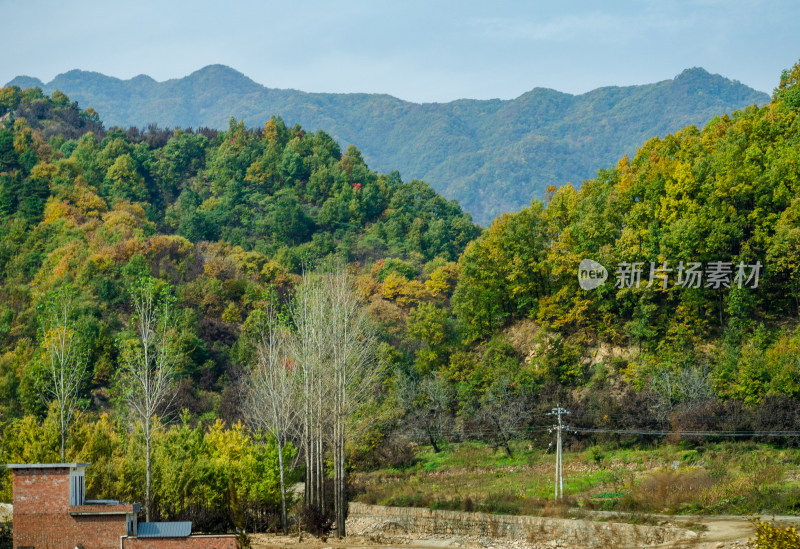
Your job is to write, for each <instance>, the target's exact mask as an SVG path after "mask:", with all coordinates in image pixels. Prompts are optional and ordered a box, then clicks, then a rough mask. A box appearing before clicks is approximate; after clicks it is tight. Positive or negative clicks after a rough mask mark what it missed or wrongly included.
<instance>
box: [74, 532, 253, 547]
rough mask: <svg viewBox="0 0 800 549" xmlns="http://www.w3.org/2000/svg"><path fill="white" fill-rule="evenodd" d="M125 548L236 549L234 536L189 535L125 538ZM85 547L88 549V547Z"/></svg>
mask: <svg viewBox="0 0 800 549" xmlns="http://www.w3.org/2000/svg"><path fill="white" fill-rule="evenodd" d="M124 547H125V549H238V547H239V545H238V544H237V543H236V536H234V535H221V536H189V537H188V538H125V546H124ZM86 549H89V548H88V547H87V548H86Z"/></svg>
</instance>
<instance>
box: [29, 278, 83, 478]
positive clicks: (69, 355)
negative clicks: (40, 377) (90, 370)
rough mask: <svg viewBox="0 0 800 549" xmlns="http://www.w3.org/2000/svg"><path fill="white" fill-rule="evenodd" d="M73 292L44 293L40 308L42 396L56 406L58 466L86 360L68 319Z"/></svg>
mask: <svg viewBox="0 0 800 549" xmlns="http://www.w3.org/2000/svg"><path fill="white" fill-rule="evenodd" d="M74 300H75V290H74V289H73V288H71V287H69V286H66V287H62V288H60V289H58V290H54V291H51V292H49V293H48V295H47V298H46V301H45V303H44V304H43V305H42V306H41V307H40V313H39V321H40V323H41V329H42V345H43V347H44V351H45V355H46V356H47V359H46V360H47V376H46V377H45V380H44V383H43V385H42V387H41V390H42V396H43V398H45V399H46V400H48V401H51V402H55V403H56V406H57V407H58V419H59V433H60V435H61V463H64V461H65V459H66V445H67V434H68V432H69V425H70V423H71V422H72V419H73V417H74V416H75V412H76V410H77V408H78V402H79V397H80V391H81V387H82V385H83V382H84V380H85V378H86V357H85V355H84V353H83V352H82V349H81V348H80V344H79V342H78V338H77V335H76V331H75V322H74V320H73V318H72V315H73V310H74Z"/></svg>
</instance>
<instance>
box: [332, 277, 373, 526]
mask: <svg viewBox="0 0 800 549" xmlns="http://www.w3.org/2000/svg"><path fill="white" fill-rule="evenodd" d="M322 282H323V284H322V287H323V291H324V292H325V294H326V295H327V296H329V308H328V312H329V321H328V322H327V323H326V325H325V327H326V328H327V335H328V341H329V344H330V349H331V362H332V371H333V374H334V384H333V388H334V394H333V398H332V404H333V410H332V414H331V419H332V421H333V426H334V429H333V467H334V509H335V512H336V535H337V537H343V536H344V535H345V519H346V518H347V482H346V477H345V443H346V441H347V436H348V434H350V435H353V434H355V433H354V432H353V427H354V425H355V424H356V422H357V419H358V418H357V414H358V412H359V411H360V410H362V409H363V408H364V406H365V405H366V404H367V403H368V401H369V400H370V397H371V396H372V391H373V390H374V383H375V381H376V380H377V374H378V370H377V368H376V365H375V360H374V358H375V343H376V338H375V332H374V328H373V325H372V322H371V320H370V318H369V316H368V315H367V312H366V310H365V309H364V308H363V307H362V306H361V303H360V302H359V300H358V297H357V295H356V294H355V292H354V290H353V288H354V286H355V284H354V281H353V278H352V277H351V276H350V275H349V274H348V273H347V271H346V270H345V269H344V268H343V267H341V266H339V267H338V268H336V269H334V270H332V271H331V272H329V273H326V274H325V275H324V276H323V278H322Z"/></svg>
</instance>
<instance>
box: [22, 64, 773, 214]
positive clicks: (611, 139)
mask: <svg viewBox="0 0 800 549" xmlns="http://www.w3.org/2000/svg"><path fill="white" fill-rule="evenodd" d="M9 84H15V85H18V86H20V87H23V88H26V87H36V86H39V87H41V88H43V89H44V90H45V91H46V92H47V93H53V92H55V91H56V90H61V91H62V92H64V93H66V94H68V95H69V96H70V97H71V98H72V99H74V100H77V101H78V102H79V103H80V104H81V105H85V106H92V107H94V108H95V109H96V110H97V111H98V112H100V113H102V115H103V119H104V121H105V122H106V125H107V126H114V125H117V126H120V127H123V128H126V127H129V126H137V127H140V128H145V127H147V126H148V125H149V124H151V123H156V124H159V125H161V126H166V127H173V128H174V127H180V128H185V127H201V126H207V127H210V128H216V129H220V130H221V129H225V128H227V126H228V119H229V118H230V117H231V116H234V117H236V118H237V119H241V120H243V121H244V123H245V125H246V126H248V127H251V128H260V127H261V126H262V125H263V123H264V120H266V119H268V118H269V117H270V116H272V115H280V116H282V117H283V119H284V120H286V121H287V123H289V124H291V125H293V124H295V123H299V124H301V125H302V126H303V127H304V128H306V130H311V131H316V130H318V129H322V130H324V131H326V132H327V133H328V134H330V135H331V136H332V137H333V138H334V139H335V140H336V141H337V142H339V143H340V144H342V147H346V146H348V145H350V144H354V145H356V146H358V147H359V149H360V150H361V151H362V152H363V154H364V158H365V159H366V160H367V162H368V163H369V164H370V166H372V167H373V169H375V168H377V169H378V170H380V171H386V172H390V171H392V170H399V171H400V172H401V173H402V174H403V175H404V176H405V177H406V178H420V179H424V180H425V181H427V182H428V183H429V184H430V185H431V186H433V188H434V189H436V190H437V191H438V192H439V193H441V194H443V195H444V196H446V197H448V198H453V199H456V200H458V202H459V203H460V204H461V205H462V207H463V208H464V209H465V210H466V211H468V212H469V213H471V214H472V215H473V217H474V218H475V219H476V220H477V221H478V222H479V223H481V224H482V225H484V226H488V225H489V224H490V223H491V221H492V219H494V217H495V216H497V215H498V214H500V213H503V212H508V211H516V210H519V209H520V208H522V207H524V206H527V205H528V204H529V203H530V200H531V198H538V199H543V198H544V195H545V191H546V189H547V188H548V187H549V186H551V185H556V186H560V185H563V184H565V183H567V182H571V183H572V184H573V185H575V186H576V187H578V186H580V184H581V182H582V181H583V180H584V179H588V178H590V177H594V176H595V175H596V173H597V170H598V169H599V168H604V167H611V166H613V165H614V163H615V162H616V161H617V159H618V158H619V157H620V156H622V155H623V154H633V153H634V151H635V150H636V147H638V146H640V145H641V144H642V143H644V142H645V141H646V140H647V139H650V138H651V137H653V136H664V135H666V134H667V133H669V132H674V131H677V130H679V129H681V128H683V127H684V126H686V125H689V124H695V125H698V126H702V125H704V124H705V123H706V122H707V121H708V120H710V119H711V118H712V117H713V116H715V115H717V114H720V113H723V112H731V111H733V110H736V109H742V108H744V107H746V106H748V105H752V104H764V103H766V102H767V101H768V100H769V97H768V96H767V95H766V94H764V93H761V92H758V91H756V90H753V89H751V88H748V87H747V86H745V85H743V84H741V83H739V82H733V81H731V80H728V79H726V78H723V77H721V76H719V75H712V74H709V73H708V72H706V71H705V70H703V69H698V68H695V69H688V70H686V71H684V72H682V73H681V74H679V75H678V76H676V77H675V78H674V79H672V80H665V81H662V82H657V83H654V84H647V85H642V86H627V87H607V88H600V89H596V90H593V91H590V92H588V93H584V94H581V95H570V94H567V93H561V92H558V91H555V90H550V89H545V88H535V89H533V90H531V91H529V92H527V93H524V94H523V95H521V96H519V97H517V98H516V99H513V100H499V99H493V100H471V99H461V100H458V101H452V102H449V103H441V104H439V103H427V104H416V103H411V102H408V101H402V100H400V99H397V98H395V97H391V96H388V95H378V94H326V93H305V92H301V91H296V90H282V89H273V88H266V87H264V86H261V85H260V84H258V83H256V82H253V81H252V80H250V79H249V78H247V77H246V76H244V75H243V74H241V73H239V72H237V71H235V70H233V69H230V68H229V67H225V66H221V65H212V66H209V67H205V68H203V69H201V70H199V71H196V72H194V73H192V74H191V75H189V76H186V77H184V78H180V79H174V80H168V81H165V82H156V81H155V80H153V79H152V78H150V77H148V76H144V75H140V76H137V77H136V78H133V79H130V80H119V79H116V78H111V77H108V76H105V75H102V74H98V73H91V72H85V71H78V70H74V71H70V72H67V73H65V74H61V75H58V76H57V77H56V78H55V79H54V80H52V81H51V82H49V83H47V84H44V83H42V82H41V81H39V80H37V79H35V78H29V77H18V78H16V79H14V80H13V81H12V82H10V83H9Z"/></svg>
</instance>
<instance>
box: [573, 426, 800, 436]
mask: <svg viewBox="0 0 800 549" xmlns="http://www.w3.org/2000/svg"><path fill="white" fill-rule="evenodd" d="M570 431H572V432H575V433H612V434H619V435H649V436H670V435H677V436H684V437H800V431H648V430H644V429H595V428H591V427H572V428H571V429H570Z"/></svg>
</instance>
